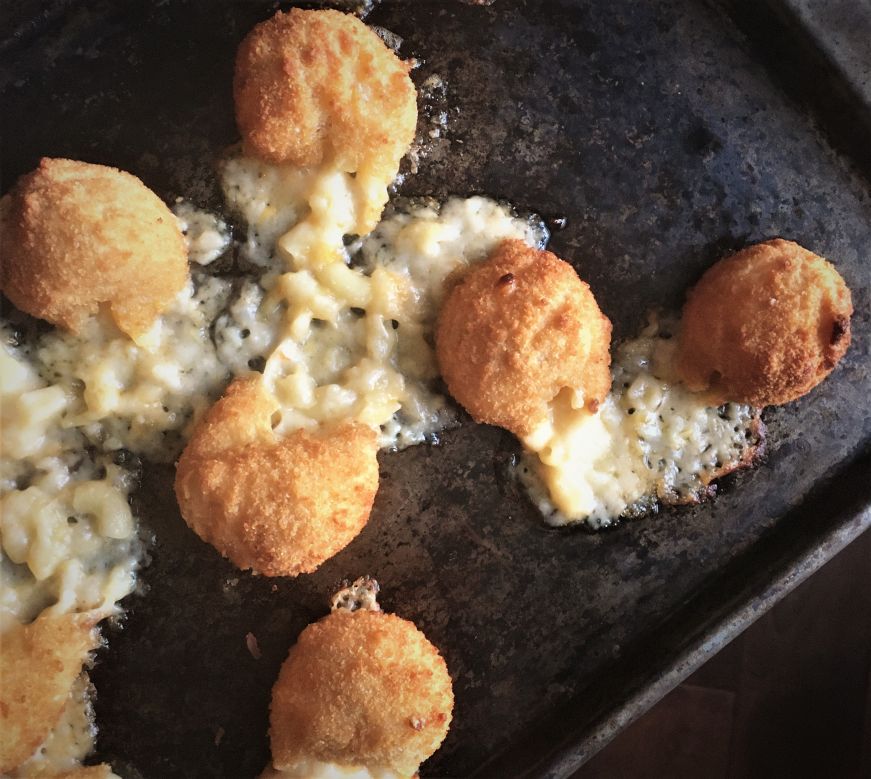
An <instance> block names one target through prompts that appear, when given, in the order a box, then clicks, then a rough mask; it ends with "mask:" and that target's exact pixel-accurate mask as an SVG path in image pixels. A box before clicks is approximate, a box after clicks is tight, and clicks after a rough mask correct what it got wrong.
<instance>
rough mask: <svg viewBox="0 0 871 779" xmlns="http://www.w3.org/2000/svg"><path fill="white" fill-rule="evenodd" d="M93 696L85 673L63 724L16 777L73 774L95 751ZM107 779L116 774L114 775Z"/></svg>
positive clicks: (68, 703) (74, 685)
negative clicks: (64, 772)
mask: <svg viewBox="0 0 871 779" xmlns="http://www.w3.org/2000/svg"><path fill="white" fill-rule="evenodd" d="M92 696H93V688H92V687H91V684H90V681H89V679H88V675H87V673H82V674H81V675H80V676H79V677H78V679H76V681H75V683H74V684H73V688H72V689H71V690H70V694H69V699H68V700H67V704H66V706H64V710H63V713H62V714H61V718H60V721H59V722H58V723H57V725H55V727H54V729H53V730H52V731H51V733H50V734H49V736H48V738H46V740H45V741H44V742H43V743H42V744H41V745H40V746H39V748H38V749H37V750H36V751H35V752H34V753H33V756H32V757H30V758H29V759H28V760H27V761H26V762H24V763H23V764H22V765H21V766H19V768H18V769H17V770H15V771H14V772H13V773H12V776H13V777H16V778H17V777H29V776H43V775H48V776H51V775H53V774H56V773H59V772H62V771H73V770H74V769H76V768H77V767H78V766H79V764H80V763H81V761H82V760H84V759H85V758H86V757H87V756H88V755H89V754H90V753H91V752H93V751H94V746H95V741H96V736H97V728H96V727H95V725H94V706H93V704H92V702H91V699H92ZM107 776H114V774H112V773H111V772H110V773H107Z"/></svg>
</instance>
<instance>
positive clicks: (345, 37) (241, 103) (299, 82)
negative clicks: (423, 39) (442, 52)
mask: <svg viewBox="0 0 871 779" xmlns="http://www.w3.org/2000/svg"><path fill="white" fill-rule="evenodd" d="M409 69H410V65H409V63H407V62H403V61H402V60H400V59H399V58H398V57H397V56H396V55H395V54H394V53H393V52H392V51H391V50H390V49H389V48H388V47H387V46H386V45H385V44H384V42H383V41H382V40H381V39H380V38H379V37H378V36H377V35H376V34H375V33H374V32H373V31H372V30H370V29H369V28H368V27H366V25H365V24H363V22H361V21H360V20H359V19H357V18H356V17H355V16H351V15H350V14H343V13H340V12H338V11H331V10H321V11H303V10H300V9H298V8H292V9H291V10H290V11H289V12H287V13H281V12H279V13H277V14H275V16H273V17H272V18H271V19H268V20H267V21H265V22H262V23H261V24H259V25H257V26H256V27H255V28H254V29H253V30H252V31H251V32H250V33H249V34H248V35H247V37H246V38H245V39H244V40H243V41H242V43H241V44H240V46H239V51H238V53H237V55H236V70H235V77H234V81H233V95H234V98H235V104H236V121H237V124H238V125H239V131H240V132H241V133H242V141H243V147H244V149H245V151H246V152H247V153H249V154H252V155H253V156H255V157H259V158H260V159H263V160H266V161H267V162H273V163H292V164H294V165H299V166H305V167H310V166H316V165H320V164H322V163H327V164H331V165H333V166H335V167H337V168H338V169H340V170H343V171H345V172H347V173H351V172H355V173H357V174H358V177H361V178H365V179H366V180H375V181H380V182H382V184H383V186H386V185H387V184H389V183H390V182H391V181H392V180H393V178H394V177H395V176H396V173H397V171H398V169H399V161H400V160H401V159H402V156H403V155H404V154H405V152H406V151H408V148H409V146H410V145H411V142H412V140H414V132H415V127H416V124H417V93H416V91H415V88H414V84H412V82H411V79H410V78H409V77H408V71H409ZM385 198H386V194H385ZM381 206H383V202H382V203H380V204H379V206H378V209H377V211H378V213H376V214H375V215H374V220H373V219H370V220H369V221H370V223H371V225H372V226H374V222H375V221H377V219H378V216H379V215H380V207H381Z"/></svg>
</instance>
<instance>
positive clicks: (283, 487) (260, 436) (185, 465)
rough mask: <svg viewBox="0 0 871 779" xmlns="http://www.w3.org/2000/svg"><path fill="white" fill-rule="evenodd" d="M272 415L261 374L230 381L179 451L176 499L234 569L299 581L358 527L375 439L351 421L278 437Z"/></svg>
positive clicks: (373, 485)
mask: <svg viewBox="0 0 871 779" xmlns="http://www.w3.org/2000/svg"><path fill="white" fill-rule="evenodd" d="M276 411H277V406H276V404H275V403H274V402H272V400H271V398H270V397H269V395H268V393H266V391H265V390H264V389H263V388H262V383H261V379H260V377H259V376H258V377H251V378H246V379H237V380H236V381H234V382H233V384H231V385H230V387H229V388H228V389H227V392H226V393H225V395H224V397H223V398H221V399H220V400H219V401H218V402H217V403H216V404H215V405H214V406H213V407H212V408H211V409H210V410H209V411H208V413H207V414H206V415H205V417H204V418H203V420H202V421H201V422H200V424H199V425H198V426H197V428H196V429H195V431H194V433H193V436H192V437H191V440H190V442H189V443H188V445H187V447H186V448H185V450H184V452H183V453H182V456H181V459H180V460H179V463H178V471H177V474H176V480H175V492H176V496H177V498H178V504H179V507H180V508H181V513H182V516H183V517H184V518H185V521H186V522H187V523H188V525H190V527H191V528H192V529H193V530H194V531H195V532H196V533H197V535H199V536H200V538H202V539H203V540H204V541H207V542H209V543H210V544H212V545H213V546H214V547H215V548H216V549H217V550H218V551H219V552H220V553H221V554H222V555H224V556H225V557H227V558H229V559H230V560H231V561H232V562H233V563H235V564H236V565H237V566H239V568H243V569H245V568H252V569H253V570H254V571H255V572H257V573H261V574H265V575H267V576H296V575H297V574H300V573H309V572H311V571H313V570H315V569H316V568H317V567H318V566H319V565H320V564H321V563H322V562H324V561H325V560H327V559H329V558H330V557H332V556H333V555H334V554H336V553H337V552H338V551H340V550H341V549H343V548H344V547H345V546H346V545H347V544H348V543H350V541H351V540H352V539H353V538H354V537H355V536H356V535H357V534H358V533H359V532H360V531H361V530H362V529H363V527H364V525H365V524H366V522H367V520H368V519H369V513H370V511H371V509H372V503H373V501H374V499H375V493H376V491H377V489H378V460H377V456H376V455H377V451H378V441H377V437H376V435H375V433H374V431H373V430H371V429H370V428H368V427H366V426H364V425H361V424H358V423H356V422H345V423H342V424H340V425H337V426H333V427H329V428H324V429H321V430H318V431H315V432H308V431H305V430H298V431H296V432H293V433H291V434H290V435H289V436H287V437H286V438H278V437H276V436H275V434H274V433H273V432H272V425H271V418H272V415H273V413H276Z"/></svg>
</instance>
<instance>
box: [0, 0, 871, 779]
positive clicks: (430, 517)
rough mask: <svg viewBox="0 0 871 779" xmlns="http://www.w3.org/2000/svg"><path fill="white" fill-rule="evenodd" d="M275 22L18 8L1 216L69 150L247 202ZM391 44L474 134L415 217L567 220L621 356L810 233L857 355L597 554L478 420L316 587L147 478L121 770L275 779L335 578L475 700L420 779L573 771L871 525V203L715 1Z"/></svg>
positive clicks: (215, 201) (103, 717)
mask: <svg viewBox="0 0 871 779" xmlns="http://www.w3.org/2000/svg"><path fill="white" fill-rule="evenodd" d="M274 10H275V4H273V3H258V2H236V3H229V2H208V3H207V2H167V3H160V4H127V3H125V4H116V3H108V2H91V3H71V2H64V1H63V0H58V1H57V2H53V3H48V4H46V3H42V2H39V3H36V2H28V3H25V4H23V5H22V4H19V5H18V6H17V7H16V8H15V9H14V10H13V9H11V8H10V9H6V12H7V19H6V20H5V23H4V27H5V30H4V32H5V33H6V34H7V35H8V37H7V38H6V41H5V43H4V44H3V49H2V57H3V68H2V70H0V73H2V75H0V79H2V81H0V86H2V94H3V98H2V100H3V111H2V119H0V121H2V133H3V144H2V174H3V182H2V186H3V190H4V191H5V190H6V189H8V188H9V186H11V184H12V182H13V181H14V179H15V178H16V177H17V176H18V175H20V174H21V173H24V172H25V171H27V170H30V169H31V168H33V167H34V166H35V164H36V163H37V161H38V159H39V157H41V156H65V157H72V158H76V159H82V160H85V161H88V162H97V163H104V164H110V165H116V166H118V167H120V168H123V169H126V170H129V171H131V172H133V173H135V174H136V175H138V176H140V177H141V178H142V179H143V180H144V181H145V182H146V183H147V184H148V185H149V186H151V187H152V188H154V189H155V190H156V191H157V192H158V193H159V194H161V195H162V196H163V197H165V198H166V199H170V198H173V197H175V196H176V195H184V196H186V197H188V198H191V199H192V200H193V201H194V202H196V203H197V204H199V205H202V206H206V207H213V208H216V207H219V206H220V204H221V198H220V194H219V190H218V186H217V181H216V175H215V171H214V167H213V166H214V161H215V158H216V156H217V155H218V154H219V153H220V152H221V150H222V149H224V148H225V147H226V146H227V145H229V144H231V143H234V142H235V141H236V140H237V133H236V130H235V126H234V122H233V114H232V99H231V75H232V63H233V57H234V53H235V49H236V45H237V43H238V42H239V40H240V39H241V38H242V37H243V35H244V34H245V33H246V32H247V31H248V30H249V29H250V28H251V27H252V26H253V25H254V24H255V23H256V22H258V21H260V20H262V19H264V18H266V17H268V16H269V15H271V14H272V13H273V11H274ZM368 21H369V22H370V23H373V24H378V25H382V26H384V27H386V28H387V29H389V30H391V31H393V32H394V33H396V34H398V35H399V36H401V37H402V39H403V44H402V48H401V54H402V55H403V56H405V57H408V56H412V55H413V56H416V57H418V58H420V59H421V60H422V64H421V67H420V68H419V69H418V70H416V71H415V72H414V79H415V81H416V83H417V84H418V85H420V84H422V82H423V81H424V80H425V79H426V78H427V76H429V75H431V74H438V75H440V76H441V77H442V78H443V79H444V80H445V82H446V84H447V97H446V100H445V102H444V104H441V103H440V102H439V101H438V100H435V101H430V103H431V106H430V110H429V114H430V115H431V114H432V113H433V112H438V111H441V110H447V111H448V128H447V131H446V132H445V133H444V134H443V135H442V137H441V138H438V139H435V140H432V141H431V142H430V144H429V149H428V151H427V153H426V154H425V155H424V157H423V158H422V160H421V163H420V171H419V172H418V173H417V174H416V175H412V176H409V177H408V179H407V180H406V182H405V184H404V185H403V186H402V188H401V194H403V195H434V196H436V197H444V196H446V195H449V194H458V195H469V194H474V193H485V194H490V195H494V196H497V197H501V198H505V199H507V200H509V201H511V202H512V203H514V204H515V205H517V206H518V207H520V208H522V209H530V210H535V211H538V212H539V213H542V214H543V215H545V216H548V217H565V218H566V219H567V226H566V227H565V229H563V230H561V231H559V232H555V233H554V236H553V240H552V243H551V248H552V249H553V250H554V251H555V252H557V253H558V254H559V255H561V256H563V257H565V258H566V259H568V260H570V261H571V262H573V264H574V265H575V267H576V268H577V269H578V271H579V273H580V274H581V276H582V277H583V278H584V279H585V280H587V281H588V282H589V283H590V285H591V286H592V289H593V290H594V292H595V294H596V296H597V298H598V301H599V303H600V305H601V307H602V309H603V310H604V311H605V313H606V314H607V315H608V316H609V317H610V318H611V319H612V321H613V322H614V326H615V340H619V339H621V338H624V337H627V336H630V335H632V334H634V333H635V332H636V331H637V329H638V327H639V326H640V324H641V323H642V320H643V312H644V311H645V310H646V309H647V308H649V307H651V306H665V307H676V306H678V305H679V304H680V302H681V301H682V298H683V295H684V292H685V291H686V289H687V287H688V286H689V285H690V284H691V283H692V282H693V281H695V280H696V279H697V278H698V277H699V275H700V274H701V273H702V271H703V270H704V269H705V268H707V267H708V266H709V265H710V264H711V263H712V262H713V261H714V260H715V259H717V258H718V257H720V256H722V255H723V254H724V253H727V252H729V251H731V250H733V249H736V248H738V247H741V246H743V245H745V244H746V243H748V242H752V241H758V240H761V239H765V238H769V237H773V236H785V237H789V238H792V239H794V240H797V241H799V242H800V243H802V244H804V245H806V246H808V247H809V248H811V249H812V250H814V251H816V252H818V253H820V254H822V255H824V256H827V257H829V258H831V259H832V260H834V261H835V263H836V264H837V266H838V268H839V270H840V271H841V273H842V275H843V276H844V277H845V278H846V280H847V281H848V283H849V284H850V286H851V287H852V290H853V300H854V305H855V308H856V315H855V317H854V320H853V331H854V336H853V345H852V347H851V349H850V351H849V353H848V355H847V357H846V359H845V360H844V362H843V364H842V366H841V367H839V368H838V370H837V371H836V372H835V374H834V375H833V376H832V377H831V378H830V379H829V380H828V381H826V382H825V383H824V384H823V385H822V386H821V387H819V388H818V389H816V390H815V391H814V392H813V393H811V394H810V395H809V396H808V397H806V398H804V399H802V400H800V401H798V402H796V403H793V404H790V405H789V406H787V407H785V408H781V409H773V410H769V411H768V412H766V415H765V420H766V422H767V425H768V429H769V438H768V440H769V445H768V452H767V456H766V460H765V462H764V463H763V464H762V465H761V466H760V467H758V468H756V469H755V470H752V471H749V472H747V473H744V474H741V475H739V476H737V477H736V478H731V479H729V480H727V483H726V484H724V485H723V487H722V489H721V494H720V496H719V497H718V498H717V500H716V501H715V502H713V503H708V504H705V505H702V506H699V507H694V508H679V509H667V510H663V511H661V512H660V513H659V514H658V515H656V516H651V517H648V518H647V519H644V520H642V521H637V522H630V523H626V524H624V525H622V526H621V527H619V528H618V529H616V530H615V531H613V532H607V533H602V534H597V535H596V534H590V533H587V532H582V531H575V532H565V531H563V532H559V531H554V530H548V529H546V528H545V527H544V526H543V525H542V523H541V521H540V518H539V516H538V515H537V514H536V512H535V510H534V509H533V508H532V506H531V505H530V504H529V503H528V501H527V500H526V498H525V496H524V494H523V493H522V491H521V490H520V489H519V488H518V487H517V486H516V485H515V484H514V483H513V482H512V481H511V480H510V479H509V478H508V477H507V468H508V465H509V462H510V461H511V459H512V457H513V456H514V455H515V454H516V453H517V451H518V448H517V444H516V442H515V441H514V440H513V439H512V438H511V436H510V435H509V434H507V433H505V432H503V431H500V430H497V429H494V428H489V427H483V426H475V425H474V424H472V423H471V421H470V420H468V419H466V420H465V423H464V424H463V426H462V427H461V428H460V429H458V430H455V431H452V432H449V433H447V434H446V435H445V436H444V439H443V442H442V444H441V445H439V446H432V447H429V446H419V447H415V448H411V449H408V450H406V451H403V452H399V453H396V454H386V455H383V456H382V457H381V466H382V478H381V489H380V492H379V494H378V498H377V501H376V505H375V510H374V513H373V515H372V519H371V521H370V522H369V525H368V526H367V528H366V529H365V530H364V532H363V533H362V535H361V536H360V537H359V538H358V539H357V540H356V541H354V542H353V543H352V544H351V545H350V546H349V547H348V548H347V549H346V550H345V551H343V552H342V553H341V554H339V555H338V556H337V557H335V558H334V559H332V560H330V561H329V562H328V563H326V564H325V565H324V566H323V567H322V568H321V569H320V570H319V571H318V572H317V573H316V574H314V575H311V576H301V577H300V578H298V579H295V580H289V579H277V580H273V579H265V578H258V577H252V576H250V575H248V574H245V573H240V572H239V571H237V570H235V569H234V568H233V567H232V566H231V565H230V564H229V563H227V562H226V561H224V560H222V559H220V558H219V557H218V555H217V553H216V552H214V550H212V548H211V547H208V546H206V545H205V544H203V543H201V542H200V541H199V540H198V539H197V538H196V537H195V536H194V535H193V533H192V532H190V531H189V530H188V529H187V527H186V526H185V525H184V523H183V522H182V520H181V519H180V517H179V515H178V511H177V508H176V505H175V501H174V498H173V495H172V478H173V474H172V469H170V468H155V467H151V466H148V465H145V467H144V470H143V479H142V487H141V489H140V490H139V491H138V492H137V494H136V504H137V506H138V509H139V513H140V516H141V517H142V520H143V522H144V523H146V525H147V527H148V528H149V529H150V530H152V531H153V532H154V533H155V535H156V539H157V540H156V543H155V545H154V547H153V549H152V552H151V565H150V566H149V567H148V568H147V569H146V570H145V571H144V572H143V573H142V576H141V579H142V582H143V584H144V585H145V588H146V589H147V593H146V594H145V595H144V596H134V597H132V598H130V599H129V603H128V608H129V613H128V616H127V618H126V620H125V621H124V626H123V629H118V630H109V631H108V638H109V648H108V650H107V651H105V652H102V653H101V655H100V658H99V662H98V665H97V667H96V669H95V670H94V672H93V680H94V682H95V684H96V686H97V689H98V691H99V694H98V698H97V707H96V708H97V716H98V720H99V724H100V739H99V755H98V756H99V757H100V758H101V759H104V760H109V761H111V762H112V764H113V765H114V767H115V769H116V771H117V772H118V773H119V774H121V775H122V776H131V777H139V776H141V777H145V778H146V779H157V778H158V777H160V778H161V779H164V778H166V779H168V778H169V777H186V778H187V779H190V777H227V778H228V779H229V778H232V779H243V778H244V777H254V776H255V775H257V774H258V773H259V771H260V770H261V769H262V768H263V767H264V765H265V764H266V762H267V760H268V742H267V737H266V729H267V712H268V704H269V691H270V687H271V685H272V683H273V681H274V679H275V677H276V674H277V671H278V667H279V665H280V663H281V662H282V660H283V659H284V657H285V656H286V653H287V650H288V647H289V646H290V645H291V644H292V643H293V642H294V640H295V638H296V636H297V635H298V633H299V632H300V631H301V630H302V629H303V627H305V625H307V624H308V623H309V622H311V621H313V620H316V619H318V618H319V617H321V616H323V615H324V614H325V613H326V610H327V602H328V601H327V599H328V597H329V595H330V593H331V592H332V590H333V589H334V587H335V585H336V584H337V582H339V581H340V580H342V579H345V578H349V577H350V578H353V577H356V576H359V575H362V574H371V575H373V576H375V577H377V578H378V580H379V581H380V583H381V585H382V589H383V596H382V600H383V603H384V606H385V607H386V608H387V609H388V610H391V611H395V612H396V613H398V614H400V615H401V616H403V617H406V618H409V619H412V620H414V621H415V622H416V623H417V624H418V625H419V626H420V627H421V628H422V629H423V630H424V632H425V633H426V634H427V636H428V637H429V638H430V639H431V640H432V641H433V642H434V643H435V644H436V645H437V646H439V647H440V648H441V650H442V652H443V653H444V655H445V657H446V659H447V662H448V666H449V668H450V670H451V673H452V675H453V678H454V680H455V691H456V710H455V717H454V724H453V726H452V728H451V732H450V734H449V736H448V738H447V741H446V742H445V744H444V746H443V747H442V749H441V750H440V751H439V752H438V753H437V755H436V756H435V757H434V758H433V759H432V760H431V761H429V763H428V764H426V765H425V767H424V776H433V777H436V776H438V777H464V776H468V775H471V774H472V773H474V772H476V771H477V772H479V774H480V775H487V776H491V775H492V776H521V775H526V776H542V775H548V776H559V775H565V774H566V773H567V772H569V771H570V769H571V768H572V767H574V766H575V765H577V764H578V763H579V762H580V761H582V760H583V759H584V758H585V757H587V756H589V754H590V753H591V752H592V751H593V750H594V749H595V748H596V746H597V745H599V744H600V743H601V742H602V741H603V740H604V739H606V738H607V737H609V736H610V735H612V734H613V733H614V732H615V731H616V730H619V728H620V727H622V726H623V725H624V724H625V722H626V721H627V720H628V719H629V718H631V717H632V716H635V715H636V714H637V713H639V712H640V711H642V710H643V709H644V707H646V706H647V705H649V704H650V703H651V702H652V701H653V700H655V698H656V697H657V696H658V695H661V694H662V693H664V692H665V691H666V690H667V688H668V687H669V686H671V685H673V684H676V683H677V682H678V681H679V679H680V678H681V676H682V675H684V674H686V673H688V672H689V671H690V670H692V667H693V666H694V665H696V664H698V663H699V662H701V660H702V659H704V657H705V656H706V655H707V654H709V653H710V652H711V651H713V649H715V648H716V647H717V646H718V645H719V644H721V643H722V642H723V641H725V640H727V639H728V637H730V636H731V635H733V634H734V633H735V632H736V631H737V630H739V629H740V628H741V627H743V626H745V625H746V624H747V623H748V622H749V621H750V620H752V618H753V616H754V612H755V611H757V610H759V609H764V608H765V607H767V606H768V605H770V603H771V601H772V600H774V599H776V598H777V597H778V596H779V594H781V593H782V592H783V591H784V590H785V589H787V588H788V587H789V586H790V585H791V584H792V583H794V582H795V581H796V580H798V579H800V578H801V577H802V576H804V575H806V574H807V572H808V571H810V570H812V569H813V568H814V567H816V566H818V565H820V564H821V562H822V561H824V560H825V559H826V558H827V557H828V556H829V555H830V554H833V553H834V551H836V550H837V548H839V547H840V546H841V545H843V544H844V543H846V542H848V541H849V540H850V538H852V537H853V536H855V535H856V534H858V532H860V530H861V529H862V528H863V527H865V526H867V525H868V524H869V522H871V518H869V514H868V511H867V508H865V507H866V506H867V503H868V500H869V490H871V487H869V481H871V479H869V469H868V461H867V459H863V458H864V455H863V453H865V452H867V449H868V443H869V438H871V412H869V407H868V397H869V376H868V370H869V369H868V353H869V310H871V307H869V270H868V264H867V263H868V260H867V257H866V253H867V250H868V246H869V243H871V241H869V239H871V227H869V225H871V203H869V196H868V182H867V181H866V180H863V179H861V178H860V177H859V176H858V175H857V174H854V173H851V171H850V168H849V166H848V164H847V163H846V162H845V161H844V160H843V159H842V158H840V157H838V156H837V155H836V154H835V153H834V152H832V151H831V150H830V148H829V147H828V146H827V145H826V143H825V141H824V140H823V139H822V138H821V136H820V135H819V134H818V132H817V131H816V130H815V129H814V125H813V123H812V120H811V119H810V118H809V117H808V116H807V115H806V114H805V113H803V112H802V111H801V110H799V108H798V107H797V106H796V105H795V104H793V103H791V102H790V100H789V99H788V98H787V97H786V96H785V95H784V94H783V93H782V92H781V91H780V89H779V87H778V86H777V85H776V84H775V82H773V81H772V80H771V79H770V77H769V76H768V74H767V73H766V71H765V70H764V69H763V67H762V66H761V65H760V64H757V63H756V62H755V60H754V56H753V53H752V50H751V49H750V47H749V46H748V45H746V44H745V43H743V42H742V38H741V36H740V34H739V32H738V30H737V29H736V28H735V27H733V26H732V24H731V22H730V21H729V19H728V18H727V17H726V16H725V15H724V14H722V13H721V12H720V11H719V10H718V9H716V8H714V7H709V6H707V5H703V4H699V3H696V2H691V0H673V1H672V2H665V1H664V0H657V1H656V2H650V3H638V2H635V0H613V2H608V3H594V2H553V1H550V2H533V1H532V0H530V1H529V2H523V1H522V0H496V2H495V3H494V4H492V5H490V6H475V5H469V4H464V3H461V2H457V1H455V0H444V1H443V2H420V0H417V1H415V2H412V1H409V2H385V3H383V4H382V5H380V6H378V7H377V8H376V9H375V10H374V11H373V13H372V14H371V16H370V17H369V20H368ZM13 33H14V34H13ZM422 115H423V116H422V122H426V121H428V114H427V111H423V112H422ZM851 463H852V465H850V464H851ZM249 632H250V633H252V634H254V636H256V638H257V641H258V643H259V647H260V650H261V652H262V656H261V657H260V658H259V659H255V658H254V657H253V656H252V654H251V653H250V652H249V651H248V649H247V648H246V635H247V634H248V633H249Z"/></svg>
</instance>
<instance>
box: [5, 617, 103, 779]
mask: <svg viewBox="0 0 871 779" xmlns="http://www.w3.org/2000/svg"><path fill="white" fill-rule="evenodd" d="M98 640H99V637H98V634H97V631H96V629H95V628H94V619H93V617H91V616H88V615H82V614H64V615H61V616H54V615H49V614H45V613H44V614H42V615H41V616H40V617H39V618H38V619H36V621H34V622H31V623H30V624H29V625H16V626H14V627H13V628H11V629H9V630H7V631H6V632H4V633H3V635H2V636H0V773H3V772H6V771H11V770H12V769H13V768H15V767H16V766H18V765H19V764H21V763H23V762H24V761H25V760H27V758H29V757H30V756H31V755H32V754H33V752H34V750H35V749H36V748H37V747H38V746H39V745H40V744H41V743H42V742H43V741H44V740H45V738H46V736H47V735H48V733H49V731H50V730H51V729H52V728H53V727H54V726H55V724H57V721H58V720H59V719H60V716H61V714H62V713H63V709H64V706H65V705H66V702H67V698H68V697H69V694H70V689H71V688H72V686H73V682H75V680H76V677H78V675H79V674H80V673H81V672H82V665H83V664H84V663H85V661H86V660H87V658H88V653H89V652H90V651H91V650H92V649H94V648H95V647H96V646H97V644H98Z"/></svg>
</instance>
